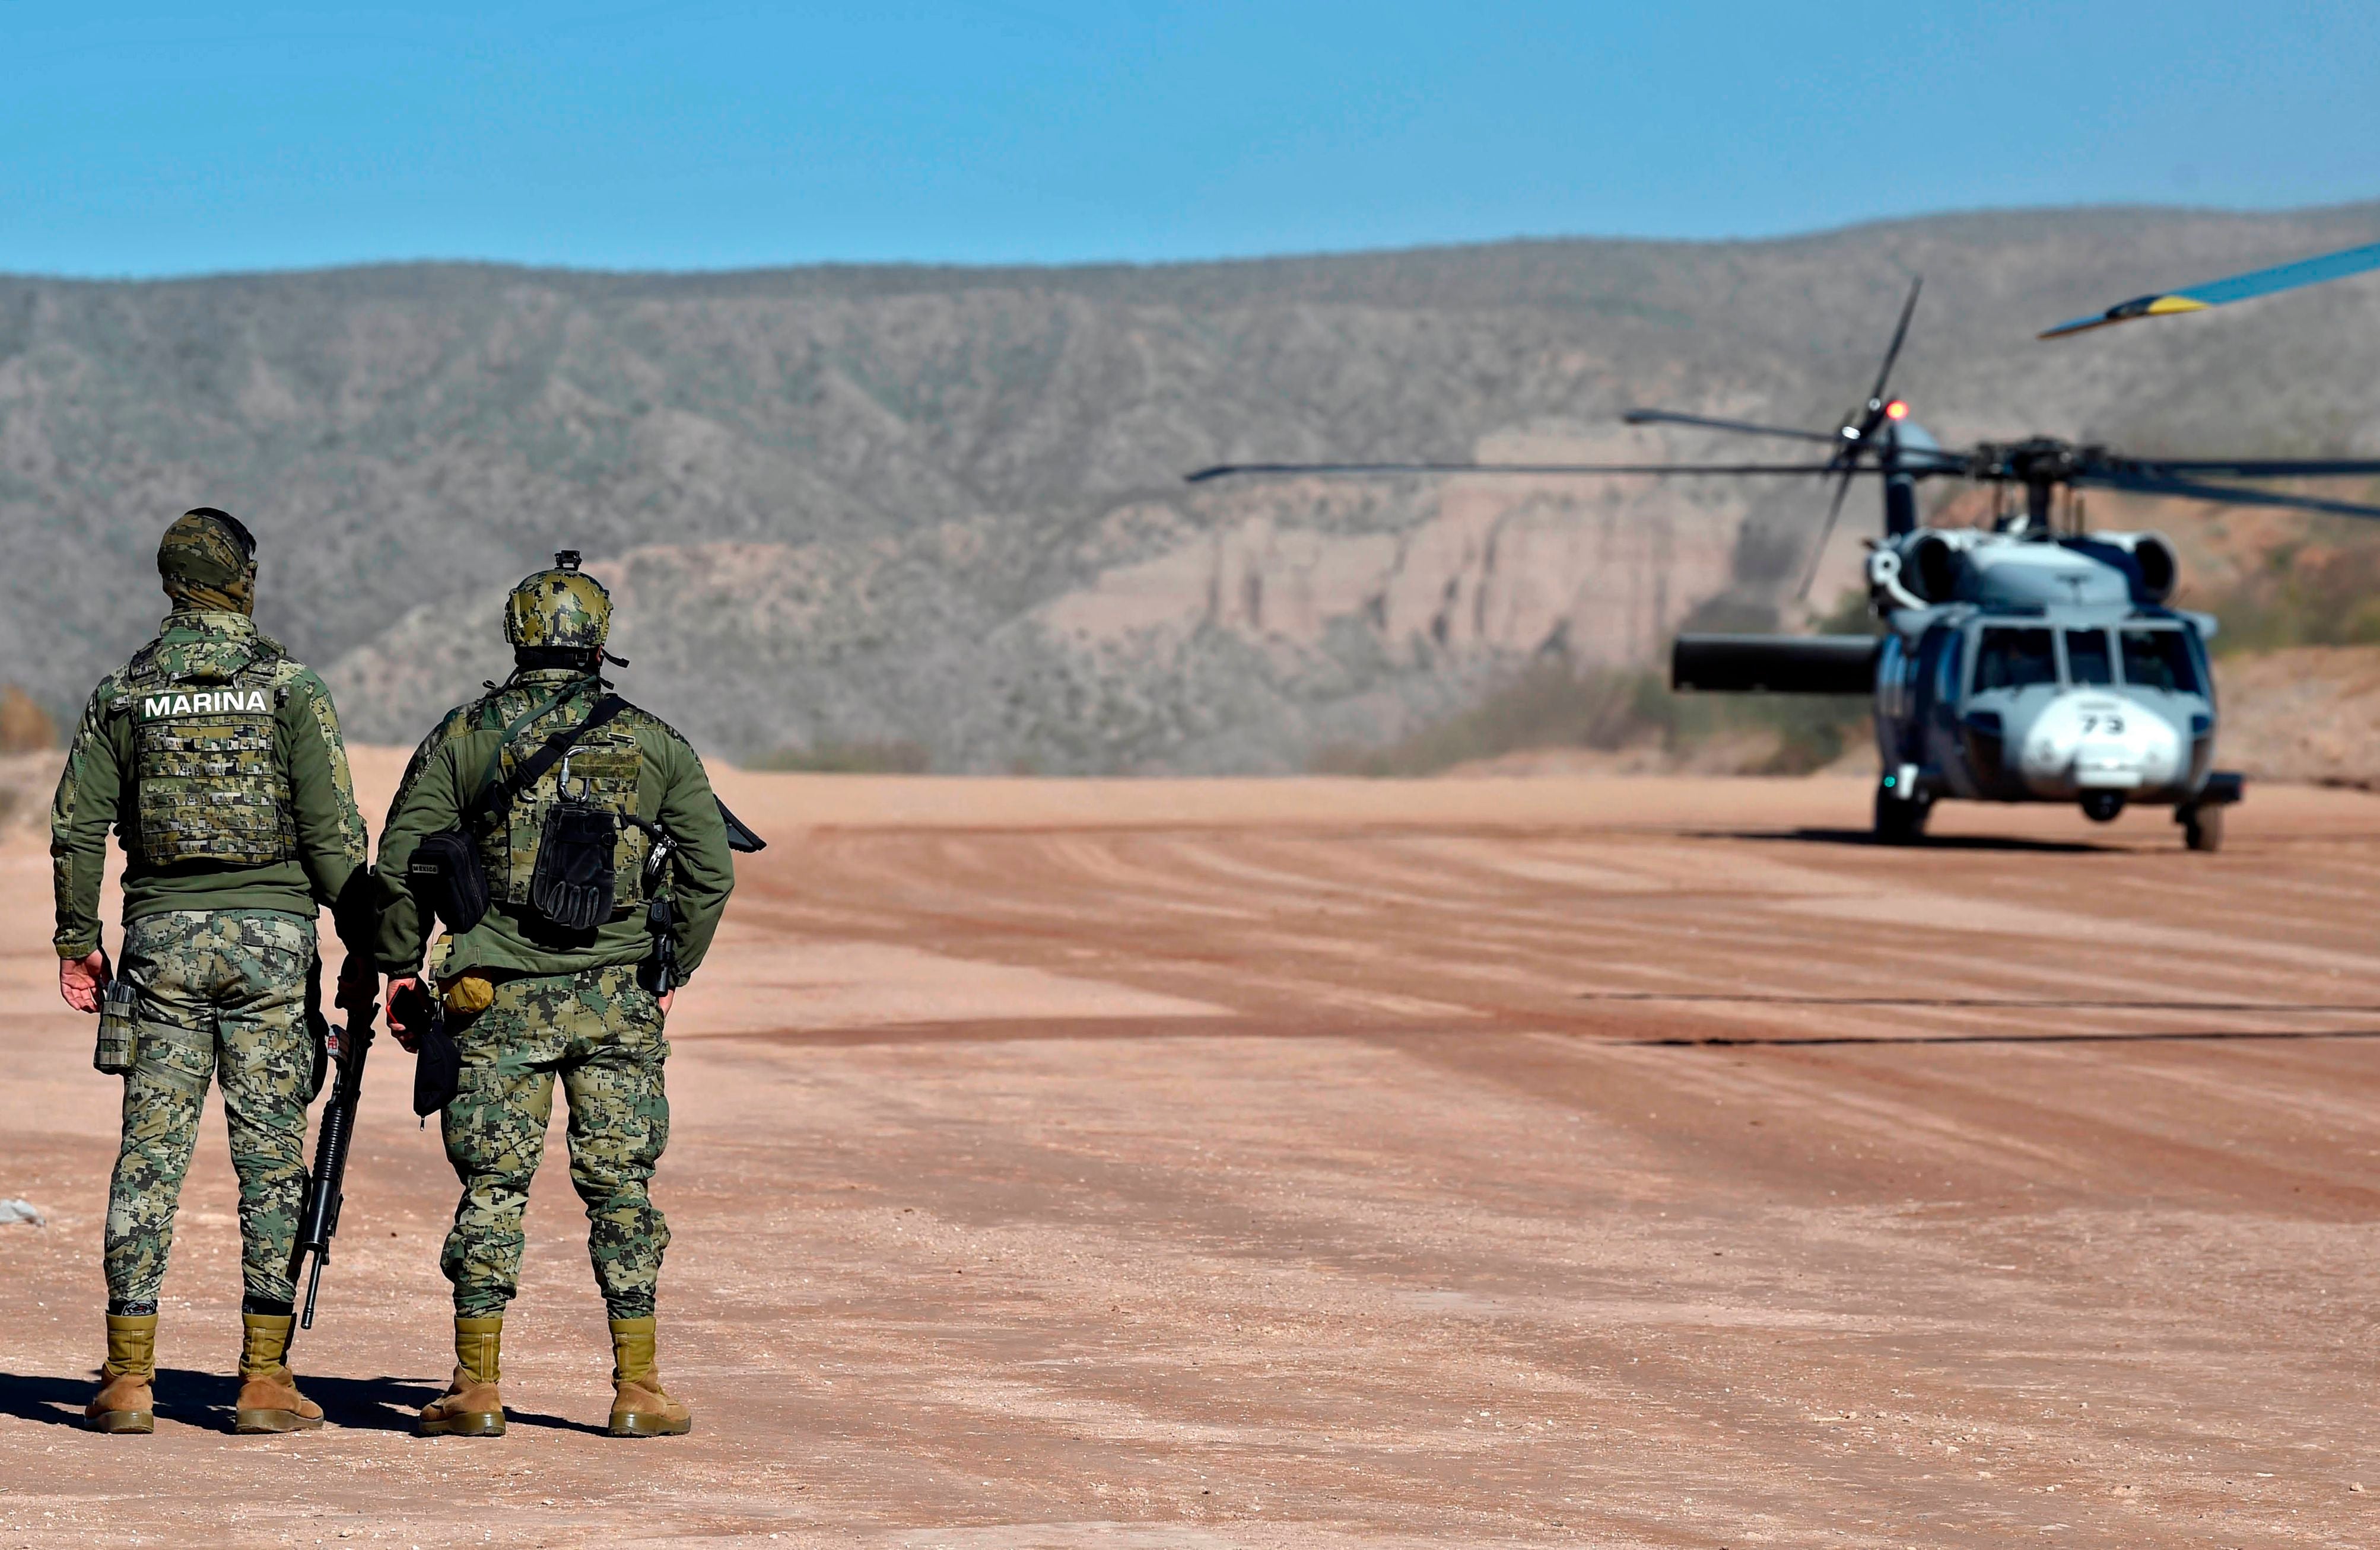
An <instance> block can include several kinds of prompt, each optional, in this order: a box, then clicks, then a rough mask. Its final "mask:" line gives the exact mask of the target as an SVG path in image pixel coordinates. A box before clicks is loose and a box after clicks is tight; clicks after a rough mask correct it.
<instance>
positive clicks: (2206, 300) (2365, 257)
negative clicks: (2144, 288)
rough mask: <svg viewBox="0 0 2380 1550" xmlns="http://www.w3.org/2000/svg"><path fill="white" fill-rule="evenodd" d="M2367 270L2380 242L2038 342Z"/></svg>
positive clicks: (2124, 311)
mask: <svg viewBox="0 0 2380 1550" xmlns="http://www.w3.org/2000/svg"><path fill="white" fill-rule="evenodd" d="M2368 269H2380V242H2374V243H2371V244H2368V245H2366V246H2364V247H2362V248H2344V249H2341V250H2340V251H2338V252H2336V253H2324V254H2321V255H2319V256H2317V257H2314V258H2311V259H2300V260H2297V261H2296V262H2295V263H2285V264H2276V265H2274V266H2273V267H2272V268H2270V269H2259V270H2254V271H2252V272H2249V273H2246V274H2233V275H2229V276H2228V277H2226V278H2224V279H2221V280H2209V281H2208V282H2206V283H2205V284H2204V285H2192V286H2191V287H2190V288H2188V289H2187V290H2180V291H2163V292H2158V293H2155V294H2153V295H2150V296H2136V297H2133V298H2132V299H2131V300H2130V301H2124V302H2119V303H2117V304H2116V305H2115V306H2113V307H2110V308H2108V309H2107V310H2106V311H2105V312H2095V313H2093V314H2092V315H2090V316H2089V317H2084V318H2074V319H2071V320H2070V321H2066V322H2062V323H2059V324H2058V326H2057V327H2056V328H2053V329H2049V330H2046V331H2045V332H2044V333H2042V334H2041V335H2040V337H2042V338H2044V339H2063V338H2065V337H2066V336H2067V335H2069V334H2074V333H2088V332H2089V331H2091V330H2092V329H2095V328H2106V327H2107V325H2108V324H2110V323H2124V322H2130V321H2132V320H2133V319H2134V318H2157V317H2165V316H2167V315H2168V314H2171V313H2175V312H2204V311H2205V310H2206V309H2208V308H2210V307H2221V306H2223V305H2224V304H2225V303H2227V302H2233V301H2246V300H2248V299H2249V298H2250V297H2260V296H2270V295H2272V294H2273V293H2274V292H2276V291H2293V290H2296V289H2297V288H2298V287H2299V286H2301V285H2321V284H2322V283H2323V282H2324V281H2325V280H2341V279H2345V278H2346V277H2347V276H2348V275H2350V274H2361V273H2362V272H2364V271H2365V270H2368Z"/></svg>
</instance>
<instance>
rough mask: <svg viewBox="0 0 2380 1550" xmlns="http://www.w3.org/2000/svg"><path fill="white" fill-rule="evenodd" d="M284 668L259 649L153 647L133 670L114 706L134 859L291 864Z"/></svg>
mask: <svg viewBox="0 0 2380 1550" xmlns="http://www.w3.org/2000/svg"><path fill="white" fill-rule="evenodd" d="M284 660H285V659H284V658H283V657H282V656H281V655H280V653H279V651H278V650H277V649H276V648H273V646H272V645H271V643H269V642H266V641H263V640H261V639H260V640H254V641H249V640H239V641H208V642H203V643H200V644H198V645H195V646H190V647H176V648H170V649H167V648H161V647H160V646H159V645H157V644H156V643H152V644H151V645H149V646H147V647H144V648H142V649H141V651H140V654H139V655H138V656H136V657H134V658H133V659H132V661H131V663H130V665H129V666H128V668H127V669H126V671H125V676H124V678H123V680H122V683H123V693H122V694H120V695H119V696H117V697H116V699H115V708H117V709H118V710H119V711H120V712H121V713H122V714H124V715H126V716H128V717H130V718H131V721H132V745H133V776H132V778H133V784H134V793H135V794H134V806H135V808H136V810H137V813H138V817H139V829H140V856H141V858H142V859H143V860H145V861H146V862H147V863H148V864H149V865H150V866H173V865H174V864H176V863H177V862H184V861H214V862H221V863H224V864H225V865H228V866H270V865H272V864H273V863H275V862H283V861H288V860H292V859H294V858H295V857H296V856H297V814H296V806H297V804H296V803H295V801H294V800H293V799H292V796H291V793H290V790H289V771H288V769H286V768H285V765H284V764H283V761H282V759H281V757H280V755H279V752H278V750H277V749H276V748H275V747H274V744H273V723H274V721H275V719H276V717H277V713H278V711H279V709H280V707H281V703H282V701H283V700H284V699H285V697H286V696H287V694H288V690H287V688H286V686H285V684H284V682H283V677H284V675H283V673H282V672H280V669H281V668H282V666H283V663H284ZM128 827H129V826H128Z"/></svg>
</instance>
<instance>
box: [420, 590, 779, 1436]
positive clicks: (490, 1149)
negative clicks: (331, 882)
mask: <svg viewBox="0 0 2380 1550" xmlns="http://www.w3.org/2000/svg"><path fill="white" fill-rule="evenodd" d="M611 622H612V596H611V593H610V592H609V591H608V590H606V589H605V587H603V585H602V583H601V582H600V581H598V580H596V579H595V578H594V577H593V576H591V575H588V574H587V573H586V572H585V571H583V570H581V569H580V568H579V561H578V555H577V553H576V552H575V551H564V552H562V553H560V554H557V555H555V556H554V563H553V566H552V568H550V569H547V570H542V571H539V572H537V573H536V574H535V575H529V576H528V577H525V578H524V579H523V580H522V581H521V583H520V584H519V585H518V586H517V587H514V588H513V591H512V595H511V597H510V598H509V599H507V600H506V602H505V605H504V638H505V639H506V640H508V641H510V642H511V643H512V646H513V654H514V663H515V666H514V671H513V673H512V676H511V677H509V678H507V679H506V680H505V681H504V683H503V684H499V685H492V686H491V689H490V692H489V693H488V694H486V695H485V696H481V697H480V698H479V699H477V700H474V701H472V702H471V703H470V704H468V705H465V706H462V707H459V708H456V709H455V710H453V711H451V712H449V713H448V714H447V716H446V718H445V719H444V721H442V722H441V723H440V724H439V726H438V729H437V730H436V731H435V732H432V733H431V734H430V736H429V737H428V739H426V740H425V741H424V742H423V743H422V745H421V746H420V747H419V749H418V750H417V751H416V752H415V754H414V756H413V761H412V763H411V765H410V766H409V767H407V770H406V774H405V780H404V783H403V784H402V785H401V786H400V788H399V789H398V792H397V794H396V800H395V803H394V804H393V805H391V807H390V808H389V815H388V823H387V825H386V826H385V827H384V828H383V830H382V833H381V849H380V859H379V868H378V878H379V897H380V901H381V905H382V911H383V914H382V922H381V930H380V938H379V942H378V954H379V963H380V964H381V965H382V966H383V968H385V969H386V971H387V972H388V974H389V975H390V976H391V977H390V981H389V1021H390V1026H391V1027H392V1029H394V1030H395V1032H396V1035H397V1037H398V1039H399V1040H400V1041H401V1042H403V1043H405V1044H406V1046H407V1047H408V1048H411V1047H416V1046H417V1045H419V1044H420V1043H421V1041H422V1039H423V1037H424V1035H425V1034H426V1032H427V1031H428V1029H429V1027H430V1024H431V1016H430V1015H428V1012H429V1009H430V1007H431V1003H432V1002H434V1003H435V1005H436V1007H437V1009H438V1010H439V1011H440V1012H441V1013H443V1017H442V1018H441V1019H440V1022H441V1025H443V1028H444V1029H445V1030H446V1031H447V1032H448V1033H449V1034H450V1035H451V1037H452V1039H453V1044H454V1047H455V1055H456V1057H457V1074H456V1077H455V1090H454V1094H453V1096H452V1097H451V1099H449V1100H448V1101H447V1102H446V1103H445V1104H444V1106H443V1109H441V1110H440V1114H441V1119H440V1128H441V1131H442V1132H443V1137H444V1141H445V1144H446V1156H447V1160H448V1161H449V1162H450V1163H452V1164H453V1165H454V1168H455V1175H456V1177H457V1178H458V1179H459V1180H460V1181H462V1186H463V1194H462V1200H461V1201H460V1203H459V1204H458V1205H456V1206H455V1224H454V1227H453V1229H452V1230H451V1231H449V1232H448V1234H447V1237H446V1246H445V1251H444V1253H443V1255H442V1257H441V1261H440V1263H441V1267H442V1268H443V1270H444V1271H445V1274H446V1278H447V1279H448V1280H449V1281H450V1282H452V1283H453V1285H454V1289H455V1362H456V1365H455V1375H454V1380H453V1383H452V1384H451V1386H450V1387H449V1388H448V1390H447V1392H446V1394H445V1395H444V1396H443V1397H442V1398H440V1399H437V1400H435V1401H433V1402H432V1403H431V1404H430V1405H429V1406H427V1407H426V1408H424V1410H423V1411H422V1414H421V1423H420V1429H421V1430H422V1431H423V1432H425V1433H428V1434H431V1435H474V1436H492V1435H498V1434H501V1433H502V1432H503V1431H504V1404H503V1400H502V1398H501V1396H500V1394H499V1392H498V1388H497V1384H498V1380H499V1378H500V1376H501V1373H500V1363H499V1357H500V1352H501V1347H502V1340H503V1331H504V1310H505V1307H506V1305H507V1304H508V1303H509V1302H511V1301H512V1299H513V1295H514V1292H515V1290H516V1287H517V1284H518V1280H519V1276H520V1261H521V1249H522V1242H523V1239H522V1232H521V1221H522V1215H523V1212H524V1209H525V1208H526V1206H527V1205H528V1188H529V1181H530V1179H531V1178H532V1176H533V1175H534V1174H535V1172H536V1169H537V1164H538V1159H539V1154H540V1151H541V1150H542V1148H543V1146H544V1138H545V1129H546V1121H547V1120H548V1118H549V1116H550V1115H551V1114H552V1113H553V1089H554V1084H555V1083H556V1082H557V1081H558V1082H559V1083H560V1084H561V1086H562V1091H563V1096H564V1098H565V1101H566V1102H567V1104H568V1106H569V1111H570V1119H569V1130H568V1137H569V1149H570V1179H571V1182H572V1183H573V1184H574V1185H575V1186H576V1187H577V1191H578V1195H579V1198H580V1199H581V1200H582V1201H584V1202H585V1203H586V1206H587V1221H588V1253H589V1258H590V1259H591V1260H592V1261H593V1264H594V1269H595V1279H596V1283H597V1285H598V1287H599V1288H600V1290H601V1292H602V1294H603V1302H604V1305H605V1308H606V1310H607V1312H608V1313H609V1314H610V1316H611V1321H612V1343H613V1373H612V1378H613V1406H612V1416H611V1431H612V1434H613V1435H615V1436H651V1435H668V1434H674V1433H682V1432H685V1431H686V1430H687V1429H688V1428H689V1426H690V1425H691V1420H690V1417H689V1416H688V1414H687V1411H686V1407H685V1406H684V1405H682V1404H680V1403H678V1402H677V1401H676V1400H675V1399H672V1398H671V1397H670V1395H669V1394H668V1392H667V1391H666V1390H665V1389H663V1387H662V1382H661V1378H660V1376H659V1375H658V1374H657V1373H656V1371H655V1365H654V1364H655V1330H656V1314H655V1294H656V1291H657V1290H658V1287H659V1283H660V1279H661V1268H662V1251H663V1250H664V1249H665V1248H666V1247H667V1246H668V1244H669V1229H668V1227H667V1226H666V1224H665V1223H664V1222H663V1221H662V1214H661V1212H660V1211H658V1210H657V1209H655V1208H654V1205H653V1204H652V1200H651V1198H650V1194H649V1193H648V1192H647V1183H648V1181H650V1179H651V1177H652V1172H653V1168H654V1165H655V1164H656V1163H658V1162H659V1161H660V1159H661V1155H662V1147H663V1146H664V1145H665V1144H667V1142H668V1140H669V1100H668V1097H667V1095H666V1093H665V1091H664V1089H663V1086H662V1062H663V1061H664V1060H666V1058H667V1057H668V1054H669V1045H668V1042H667V1040H666V1039H665V1038H664V1037H663V1036H662V1023H663V1019H664V1017H665V1016H666V1014H667V1012H668V1011H669V1006H670V1002H671V999H672V997H673V996H674V992H675V987H676V985H677V984H679V983H682V982H683V981H684V980H685V978H686V976H687V975H691V974H692V973H693V972H694V971H695V969H696V968H697V967H698V966H699V964H700V963H701V961H702V956H703V952H704V951H705V950H706V949H707V948H708V947H709V946H710V937H711V933H712V932H713V931H714V930H715V929H716V928H717V926H718V924H719V917H720V914H721V912H722V910H723V909H724V908H725V907H726V903H727V895H728V891H729V890H730V889H732V888H733V887H734V886H735V871H734V867H733V864H732V861H731V858H730V855H729V853H728V834H727V829H726V823H725V819H724V817H723V813H722V809H721V807H720V806H719V805H718V802H717V799H716V798H714V797H713V796H712V794H711V792H710V781H709V779H708V777H707V776H706V775H705V774H704V772H703V768H702V761H701V760H700V759H699V758H698V757H696V756H695V752H694V750H693V748H691V747H690V746H688V745H687V744H686V740H685V739H684V738H682V737H680V736H679V735H678V734H677V733H675V732H674V731H672V730H671V729H670V727H669V726H668V725H666V724H665V723H664V722H662V721H661V720H660V719H659V718H658V717H655V716H653V715H651V714H650V713H648V712H646V711H644V710H640V709H638V708H636V707H634V706H632V705H629V704H628V703H627V702H626V701H625V700H623V699H621V698H620V697H619V696H616V695H613V693H612V692H611V684H609V683H608V682H606V681H605V679H604V678H603V676H602V668H603V665H604V664H605V662H607V661H610V662H613V663H617V664H618V665H621V666H625V665H626V663H625V661H622V660H621V659H619V658H617V657H613V656H611V655H610V654H609V652H608V651H607V650H606V649H605V647H606V642H607V641H608V639H609V636H610V629H611ZM433 915H434V916H435V917H436V918H437V920H438V921H439V922H440V923H441V924H443V926H444V932H443V935H440V936H439V937H438V938H437V939H436V941H435V942H434V943H433V941H432V940H431V933H432V917H433ZM425 954H426V962H425ZM427 1058H428V1057H427V1056H425V1060H426V1059H427Z"/></svg>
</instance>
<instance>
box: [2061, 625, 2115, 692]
mask: <svg viewBox="0 0 2380 1550" xmlns="http://www.w3.org/2000/svg"><path fill="white" fill-rule="evenodd" d="M2066 681H2067V682H2068V683H2070V684H2113V683H2114V682H2115V681H2116V664H2115V662H2114V660H2112V659H2111V658H2110V657H2109V656H2108V654H2107V631H2105V630H2069V631H2067V632H2066Z"/></svg>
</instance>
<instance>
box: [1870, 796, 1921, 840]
mask: <svg viewBox="0 0 2380 1550" xmlns="http://www.w3.org/2000/svg"><path fill="white" fill-rule="evenodd" d="M1933 808H1934V804H1933V803H1931V802H1929V801H1927V800H1926V799H1925V798H1924V797H1922V796H1921V797H1915V798H1911V797H1904V796H1902V795H1900V793H1897V792H1895V791H1892V790H1890V789H1889V788H1888V787H1886V786H1884V785H1882V784H1878V785H1877V787H1876V843H1877V844H1879V845H1913V844H1915V843H1917V842H1919V841H1921V840H1923V839H1925V817H1926V815H1927V814H1928V813H1930V812H1932V811H1933Z"/></svg>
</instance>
